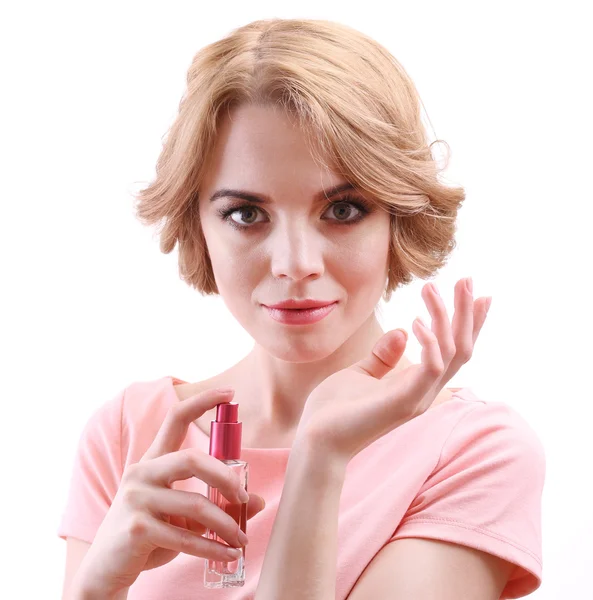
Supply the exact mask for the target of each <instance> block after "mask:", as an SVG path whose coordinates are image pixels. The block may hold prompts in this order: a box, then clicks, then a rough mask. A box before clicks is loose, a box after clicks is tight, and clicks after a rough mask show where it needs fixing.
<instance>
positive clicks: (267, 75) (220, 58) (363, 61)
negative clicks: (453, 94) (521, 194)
mask: <svg viewBox="0 0 593 600" xmlns="http://www.w3.org/2000/svg"><path fill="white" fill-rule="evenodd" d="M242 104H256V105H262V106H266V105H276V106H281V107H282V108H284V109H286V110H287V111H289V113H290V114H292V115H294V116H295V117H296V118H297V119H298V121H297V122H298V124H299V125H300V127H301V129H302V131H303V134H304V135H305V137H306V139H307V140H310V144H309V145H310V147H311V156H312V157H313V158H314V159H315V160H317V161H319V163H320V164H324V165H325V162H324V160H323V158H324V157H325V158H328V159H329V160H328V162H330V163H331V164H332V170H333V171H336V169H337V171H338V173H339V174H340V175H342V176H343V177H344V179H346V180H347V181H349V182H350V183H352V184H353V185H355V187H356V188H357V189H358V190H360V191H361V193H362V194H364V195H365V196H366V197H368V198H369V199H370V200H371V201H373V202H375V203H376V204H377V205H378V206H379V207H381V208H383V209H384V210H386V211H388V212H389V213H390V219H391V239H390V248H389V271H388V275H387V284H386V288H385V292H384V296H383V297H384V299H385V301H389V300H390V298H391V294H392V292H393V291H394V290H395V289H396V288H397V287H398V286H399V285H400V284H407V283H410V282H411V281H412V277H413V276H417V277H420V278H422V279H427V278H430V277H432V276H433V275H434V274H435V273H436V271H437V270H438V269H440V268H441V267H442V266H443V265H444V264H445V262H446V260H447V258H448V256H449V255H450V253H451V252H452V250H453V249H454V248H455V240H454V234H455V219H456V216H457V211H458V209H459V207H460V205H461V203H462V202H463V200H464V198H465V192H464V190H463V188H461V187H447V186H446V185H444V184H443V183H442V182H441V181H440V180H439V168H438V167H437V162H436V160H435V159H434V157H433V156H432V154H431V148H432V145H433V144H434V143H436V142H437V141H441V140H436V141H435V142H433V143H431V144H429V143H428V140H427V137H426V131H425V129H424V127H423V125H422V122H421V114H420V105H421V100H420V98H419V95H418V92H417V91H416V89H415V86H414V84H413V83H412V81H411V79H410V77H409V76H408V75H407V73H406V71H405V70H404V68H403V67H402V66H401V65H400V63H399V62H398V61H397V60H396V59H395V58H394V57H393V56H392V55H391V54H390V53H389V52H388V51H387V50H386V49H385V48H383V47H382V46H381V45H380V44H378V43H377V42H376V41H374V40H373V39H372V38H370V37H368V36H366V35H364V34H363V33H361V32H359V31H357V30H355V29H352V28H350V27H348V26H346V25H343V24H339V23H335V22H332V21H325V20H312V19H305V20H302V19H266V20H258V21H254V22H252V23H249V24H248V25H245V26H242V27H239V28H237V29H235V30H233V31H232V32H231V33H230V34H229V35H228V36H226V37H225V38H223V39H220V40H218V41H216V42H214V43H211V44H209V45H207V46H205V47H204V48H202V49H201V50H200V51H199V52H198V53H197V54H196V55H195V56H194V58H193V61H192V63H191V66H190V68H189V71H188V73H187V90H186V92H185V93H184V95H183V97H182V99H181V101H180V105H179V113H178V115H177V117H176V119H175V121H174V123H173V125H172V126H171V128H170V130H169V132H168V135H166V136H165V137H164V142H163V148H162V151H161V154H160V156H159V158H158V162H157V165H156V177H155V178H154V180H153V181H152V183H150V185H148V186H147V187H146V188H145V189H143V190H141V191H140V192H139V193H137V194H135V197H136V206H135V208H136V216H137V218H138V219H139V220H140V221H141V222H142V223H144V224H146V225H155V224H159V230H158V234H159V236H160V249H161V251H162V252H163V253H165V254H168V253H170V252H171V251H172V250H173V249H174V248H175V244H176V243H177V242H178V243H179V274H180V277H181V279H182V280H183V281H185V282H186V283H187V284H188V285H190V286H192V287H193V288H195V289H196V290H198V291H199V292H200V293H201V294H203V295H207V294H217V293H218V290H217V287H216V283H215V280H214V275H213V272H212V264H211V262H210V258H209V255H208V249H207V247H206V242H205V239H204V236H203V234H202V231H201V226H199V214H198V194H199V190H200V182H201V180H202V178H203V173H204V171H205V169H206V167H207V163H208V159H209V156H210V153H211V150H212V148H213V147H214V144H215V141H216V137H217V128H218V126H219V121H220V118H221V116H223V115H224V113H225V112H227V111H230V110H231V109H232V108H233V107H236V106H238V105H242ZM447 148H448V145H447ZM317 150H319V153H317ZM326 166H327V165H326ZM441 170H442V169H441Z"/></svg>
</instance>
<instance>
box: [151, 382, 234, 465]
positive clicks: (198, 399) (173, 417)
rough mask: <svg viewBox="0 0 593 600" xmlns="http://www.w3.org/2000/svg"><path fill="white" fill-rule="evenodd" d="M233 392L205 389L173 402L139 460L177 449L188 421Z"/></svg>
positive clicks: (229, 396)
mask: <svg viewBox="0 0 593 600" xmlns="http://www.w3.org/2000/svg"><path fill="white" fill-rule="evenodd" d="M233 394H234V391H233V390H226V391H222V390H217V389H214V390H206V391H204V392H201V393H200V394H197V395H196V396H192V397H190V398H187V399H185V400H183V401H179V402H177V403H175V404H174V405H173V406H172V407H171V408H170V409H169V411H168V412H167V415H166V417H165V420H164V421H163V423H162V425H161V427H160V429H159V431H158V433H157V435H156V437H155V438H154V440H153V442H152V444H151V445H150V447H149V448H148V450H147V451H146V453H145V454H144V456H143V457H142V458H141V461H144V460H149V459H151V458H155V457H157V456H162V455H163V454H166V453H168V452H174V451H175V450H179V448H180V447H181V444H182V443H183V440H184V439H185V437H186V435H187V430H188V427H189V425H190V423H191V422H192V421H195V420H196V419H197V418H199V417H201V416H202V415H203V414H204V413H205V412H206V411H207V410H210V409H211V408H214V407H215V406H216V405H217V404H220V403H221V402H229V401H230V400H231V398H232V396H233Z"/></svg>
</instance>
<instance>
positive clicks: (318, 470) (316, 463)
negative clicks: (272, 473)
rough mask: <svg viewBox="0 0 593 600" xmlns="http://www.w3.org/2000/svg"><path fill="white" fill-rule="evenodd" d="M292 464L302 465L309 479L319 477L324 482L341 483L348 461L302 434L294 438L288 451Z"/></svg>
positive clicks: (321, 442)
mask: <svg viewBox="0 0 593 600" xmlns="http://www.w3.org/2000/svg"><path fill="white" fill-rule="evenodd" d="M290 459H291V461H292V462H293V463H295V462H296V463H298V464H299V465H303V466H304V467H305V469H306V471H307V473H308V474H309V475H310V476H311V477H319V478H321V479H322V480H324V481H328V480H329V481H334V482H336V483H341V482H343V480H344V478H345V476H346V467H347V466H348V462H349V459H348V458H347V457H345V456H343V455H342V454H340V453H338V452H335V451H333V450H331V449H329V448H328V447H327V445H326V444H324V441H323V440H320V439H317V437H316V436H314V435H310V434H302V435H299V436H297V438H295V440H294V442H293V444H292V449H291V451H290Z"/></svg>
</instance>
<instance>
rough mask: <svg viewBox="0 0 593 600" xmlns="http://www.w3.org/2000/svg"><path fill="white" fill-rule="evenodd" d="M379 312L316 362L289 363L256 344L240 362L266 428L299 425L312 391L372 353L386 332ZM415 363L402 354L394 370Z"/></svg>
mask: <svg viewBox="0 0 593 600" xmlns="http://www.w3.org/2000/svg"><path fill="white" fill-rule="evenodd" d="M384 333H385V332H384V331H383V329H382V327H381V325H380V324H379V322H378V321H377V318H376V316H375V313H373V314H372V315H371V317H370V318H369V319H368V320H367V321H366V322H365V323H363V325H362V326H361V327H360V328H359V330H358V331H356V332H355V333H354V334H353V335H352V336H351V337H350V338H349V339H348V340H347V341H346V342H345V343H344V344H342V345H341V346H340V347H339V348H338V349H337V350H336V351H335V352H333V353H332V354H330V355H328V356H326V357H325V358H322V359H320V360H316V361H312V362H301V363H298V362H287V361H284V360H281V359H278V358H276V357H274V356H272V355H271V354H270V353H269V352H267V351H266V350H265V349H264V348H263V347H261V346H259V345H258V344H256V345H255V346H254V347H253V349H252V351H251V352H250V353H249V354H248V355H247V356H246V357H245V359H244V360H243V361H241V363H240V371H241V380H242V381H243V382H244V388H243V389H244V391H246V392H247V393H246V396H245V397H246V398H249V403H248V404H249V405H248V406H245V409H246V411H248V413H250V414H251V415H253V416H254V417H255V419H254V420H255V421H257V422H258V423H259V424H261V427H262V430H263V431H265V430H270V429H271V430H273V431H279V432H290V431H293V430H295V429H296V427H297V426H298V423H299V420H300V417H301V414H302V412H303V407H304V405H305V402H306V400H307V398H308V396H309V394H310V393H311V392H312V391H313V389H315V387H317V385H319V384H320V383H321V382H322V381H323V380H324V379H326V378H327V377H329V376H330V375H331V374H332V373H335V372H336V371H339V370H341V369H344V368H346V367H348V366H350V365H352V364H354V363H355V362H357V361H359V360H361V359H362V358H364V357H365V356H367V355H368V354H370V353H371V351H372V349H373V347H374V345H375V344H376V343H377V341H378V340H379V339H380V338H381V337H382V336H383V335H384ZM410 364H412V363H411V362H410V361H409V360H408V359H407V358H405V356H403V357H402V359H401V360H400V362H399V363H398V365H397V366H396V367H395V369H394V371H399V370H401V369H405V368H406V367H408V366H409V365H410Z"/></svg>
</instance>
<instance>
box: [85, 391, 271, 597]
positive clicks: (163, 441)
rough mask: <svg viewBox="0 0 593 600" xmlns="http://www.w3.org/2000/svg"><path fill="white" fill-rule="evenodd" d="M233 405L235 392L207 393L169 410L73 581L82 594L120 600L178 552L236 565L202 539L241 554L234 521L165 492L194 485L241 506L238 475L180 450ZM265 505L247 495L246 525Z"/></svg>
mask: <svg viewBox="0 0 593 600" xmlns="http://www.w3.org/2000/svg"><path fill="white" fill-rule="evenodd" d="M231 398H232V392H230V393H229V392H226V393H220V392H219V391H218V390H206V391H205V392H202V393H201V394H198V395H197V396H194V397H191V398H188V399H186V400H184V401H183V402H179V403H177V404H174V405H173V406H172V407H171V408H170V409H169V412H168V413H167V416H166V417H165V420H164V421H163V424H162V425H161V427H160V429H159V431H158V433H157V435H156V437H155V439H154V440H153V443H152V445H151V446H150V448H149V449H148V450H147V452H146V453H145V454H144V456H143V457H142V459H141V460H140V461H139V462H138V463H136V464H133V465H130V466H129V467H128V468H127V469H126V470H125V472H124V474H123V477H122V481H121V484H120V487H119V489H118V491H117V494H116V495H115V498H114V499H113V503H112V505H111V507H110V508H109V511H108V512H107V514H106V516H105V518H104V519H103V522H102V523H101V525H100V527H99V529H98V531H97V534H96V536H95V539H94V541H93V543H92V545H91V547H90V548H89V550H88V552H87V554H86V555H85V557H84V559H83V562H82V564H81V568H80V575H78V574H77V576H78V577H77V581H78V582H79V584H80V586H81V587H84V583H81V582H89V585H92V587H93V589H101V590H102V591H103V592H107V591H109V592H117V591H119V590H122V589H124V588H127V587H129V586H130V585H132V583H133V582H134V581H135V580H136V579H137V577H138V575H139V574H140V573H141V572H142V571H145V570H148V569H154V568H156V567H160V566H161V565H164V564H166V563H168V562H169V561H171V560H173V558H175V557H176V556H177V555H178V554H179V553H180V552H185V553H187V554H191V555H193V556H200V557H204V558H211V559H214V560H220V561H225V562H226V561H230V560H236V559H237V558H238V555H237V554H233V555H230V554H229V550H231V549H230V548H229V547H228V546H226V545H225V544H222V543H219V542H217V541H214V540H208V539H206V538H205V537H203V534H204V533H205V532H206V529H207V528H209V529H211V530H213V531H215V532H217V534H218V535H219V536H220V537H221V538H223V539H224V540H225V541H226V542H228V543H229V544H230V546H233V547H235V548H241V547H242V546H244V545H245V544H244V543H243V542H242V540H240V539H239V537H240V530H239V526H238V524H237V522H236V521H235V519H233V517H232V516H230V515H229V514H227V513H226V512H225V511H224V510H223V509H222V508H220V507H218V506H216V505H215V504H214V503H212V502H210V500H208V499H207V498H206V497H205V496H203V495H202V494H197V493H192V492H186V491H182V490H174V489H171V487H170V486H171V484H172V482H174V481H178V480H182V479H188V478H190V477H197V478H198V479H201V480H202V481H204V482H206V483H207V484H209V485H210V486H211V487H215V488H218V489H219V490H220V492H221V493H222V495H223V496H224V497H225V498H226V499H227V500H228V501H229V502H230V503H231V504H230V505H229V506H233V505H234V506H236V504H240V503H243V502H245V499H244V498H241V495H240V492H241V491H242V490H243V488H242V487H241V484H240V481H239V478H238V477H237V474H236V473H235V472H234V471H232V470H231V469H230V468H229V467H228V466H227V465H225V464H224V463H223V462H222V461H220V460H218V459H217V458H215V457H213V456H210V455H209V454H206V453H204V452H201V451H199V450H195V449H193V448H192V449H185V450H179V448H180V446H181V444H182V442H183V440H184V439H185V436H186V435H187V430H188V427H189V425H190V423H191V422H192V421H194V420H195V419H197V418H198V417H200V416H201V415H202V414H204V413H205V412H206V411H207V410H209V409H211V408H214V406H216V405H217V404H219V403H220V402H229V401H230V400H231ZM243 491H244V490H243ZM263 505H264V502H263V499H262V498H260V497H259V496H257V495H255V494H250V495H249V501H248V505H247V518H248V519H250V518H251V517H253V516H254V515H255V514H257V513H258V512H259V511H260V510H262V508H263ZM227 508H228V507H227ZM241 534H242V532H241Z"/></svg>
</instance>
